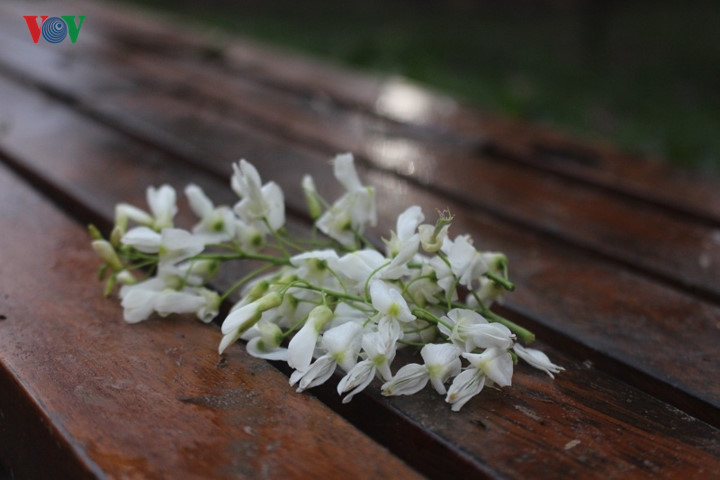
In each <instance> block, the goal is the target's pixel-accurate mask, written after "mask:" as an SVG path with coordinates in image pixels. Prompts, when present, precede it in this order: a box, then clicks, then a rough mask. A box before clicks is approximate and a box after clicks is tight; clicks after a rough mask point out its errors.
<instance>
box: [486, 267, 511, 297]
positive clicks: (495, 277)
mask: <svg viewBox="0 0 720 480" xmlns="http://www.w3.org/2000/svg"><path fill="white" fill-rule="evenodd" d="M483 275H484V276H485V277H487V278H489V279H490V280H492V281H493V282H495V283H498V284H500V285H502V287H503V288H504V289H505V290H507V291H509V292H512V291H513V290H515V284H514V283H513V282H511V281H510V280H508V279H507V278H504V277H501V276H500V275H498V274H496V273H493V272H485V273H484V274H483Z"/></svg>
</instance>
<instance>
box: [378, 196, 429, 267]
mask: <svg viewBox="0 0 720 480" xmlns="http://www.w3.org/2000/svg"><path fill="white" fill-rule="evenodd" d="M424 219H425V216H424V215H423V213H422V209H421V208H420V207H418V206H417V205H413V206H412V207H409V208H408V209H406V210H405V211H404V212H403V213H401V214H400V215H399V216H398V219H397V225H396V230H397V233H396V232H391V237H390V240H386V241H385V244H386V246H387V255H388V256H389V257H394V256H396V255H398V254H399V253H400V251H401V250H403V248H404V247H405V245H406V244H407V243H408V242H410V241H411V240H413V241H412V243H413V244H414V243H415V241H414V239H415V237H416V235H417V234H416V232H415V231H416V230H417V228H418V225H420V223H421V222H422V221H423V220H424ZM417 242H418V245H417V246H416V247H415V253H417V248H418V247H419V242H420V237H419V235H418V236H417ZM415 253H413V255H414V254H415ZM411 256H412V255H411Z"/></svg>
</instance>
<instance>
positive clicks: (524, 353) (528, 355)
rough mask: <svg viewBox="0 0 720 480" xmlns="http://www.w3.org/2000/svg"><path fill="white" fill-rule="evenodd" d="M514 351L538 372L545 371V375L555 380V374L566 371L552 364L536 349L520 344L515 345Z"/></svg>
mask: <svg viewBox="0 0 720 480" xmlns="http://www.w3.org/2000/svg"><path fill="white" fill-rule="evenodd" d="M513 350H514V351H515V353H517V355H518V357H520V358H522V359H523V360H525V361H526V362H527V363H529V364H530V365H532V366H533V367H535V368H537V369H538V370H542V371H544V372H545V373H547V374H548V375H550V378H555V377H554V376H553V373H558V372H561V371H562V370H565V369H564V368H563V367H561V366H559V365H555V364H554V363H552V362H551V361H550V359H549V358H548V356H547V355H545V353H543V352H541V351H540V350H536V349H534V348H525V347H523V346H522V345H520V344H519V343H516V344H515V346H514V347H513Z"/></svg>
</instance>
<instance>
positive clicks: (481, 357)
mask: <svg viewBox="0 0 720 480" xmlns="http://www.w3.org/2000/svg"><path fill="white" fill-rule="evenodd" d="M462 356H463V357H465V358H466V359H467V360H468V361H469V362H470V364H471V365H472V366H473V368H477V369H479V370H482V371H483V373H484V374H485V376H486V377H488V378H489V379H490V380H492V381H493V382H494V383H496V384H497V385H499V386H501V387H509V386H510V384H511V383H512V373H513V361H512V356H511V355H510V354H509V353H508V352H507V351H506V350H503V349H500V348H495V347H492V348H488V349H487V350H485V351H484V352H483V353H480V354H476V353H463V354H462Z"/></svg>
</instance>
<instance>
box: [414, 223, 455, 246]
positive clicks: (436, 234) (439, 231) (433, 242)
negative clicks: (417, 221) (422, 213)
mask: <svg viewBox="0 0 720 480" xmlns="http://www.w3.org/2000/svg"><path fill="white" fill-rule="evenodd" d="M449 228H450V224H449V223H446V224H444V225H443V226H441V227H440V228H437V227H436V226H435V225H427V224H426V225H420V226H418V233H419V234H420V244H421V245H422V248H423V250H425V251H426V252H428V253H435V252H437V251H439V250H440V249H441V248H442V245H443V242H444V241H445V238H446V237H447V232H448V229H449Z"/></svg>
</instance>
